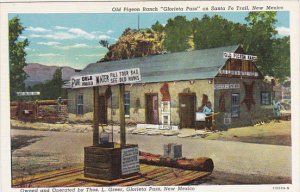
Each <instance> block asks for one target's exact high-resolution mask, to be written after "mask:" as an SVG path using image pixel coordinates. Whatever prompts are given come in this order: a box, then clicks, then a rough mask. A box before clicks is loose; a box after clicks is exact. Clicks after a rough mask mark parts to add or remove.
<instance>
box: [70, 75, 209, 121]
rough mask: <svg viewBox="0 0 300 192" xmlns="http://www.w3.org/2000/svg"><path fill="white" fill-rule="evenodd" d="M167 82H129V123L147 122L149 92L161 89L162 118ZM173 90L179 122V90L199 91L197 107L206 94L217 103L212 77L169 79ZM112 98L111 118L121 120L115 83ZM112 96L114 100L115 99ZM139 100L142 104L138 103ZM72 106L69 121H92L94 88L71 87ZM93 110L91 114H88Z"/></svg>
mask: <svg viewBox="0 0 300 192" xmlns="http://www.w3.org/2000/svg"><path fill="white" fill-rule="evenodd" d="M163 84H164V83H147V84H134V85H126V86H125V91H128V92H130V115H129V117H126V118H125V121H126V123H132V124H137V123H145V120H146V117H145V94H147V93H157V95H158V108H159V109H158V110H159V122H161V113H160V110H161V108H160V103H161V99H162V94H161V93H160V88H161V87H162V86H163ZM168 84H169V92H170V95H171V124H173V125H178V124H179V121H180V119H179V96H178V94H179V93H195V94H196V98H197V100H196V108H199V107H200V106H201V104H202V97H203V94H206V95H207V96H208V98H209V100H210V101H211V102H212V104H214V89H213V84H212V83H209V81H208V80H195V81H178V82H168ZM106 89H107V87H106V86H103V87H100V88H99V95H103V94H105V90H106ZM111 90H112V98H109V99H108V103H107V104H108V112H107V117H108V121H109V122H111V121H113V122H115V123H118V122H119V109H118V108H119V104H118V99H119V90H118V86H112V88H111ZM78 94H84V115H76V105H75V104H76V95H78ZM111 100H112V102H111ZM137 100H139V104H138V103H137ZM68 104H69V106H68V108H69V121H92V118H93V116H92V113H91V112H92V111H93V88H83V89H69V90H68ZM87 114H90V115H87Z"/></svg>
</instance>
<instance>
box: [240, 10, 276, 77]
mask: <svg viewBox="0 0 300 192" xmlns="http://www.w3.org/2000/svg"><path fill="white" fill-rule="evenodd" d="M246 21H247V22H248V25H249V31H248V33H247V34H246V36H245V43H244V45H245V46H244V49H245V51H246V52H248V53H251V54H253V55H256V56H257V57H258V59H257V66H258V68H259V69H260V70H261V71H262V72H263V73H264V75H270V76H275V75H276V74H275V73H274V66H276V65H278V63H277V61H276V60H275V59H274V47H273V45H274V43H273V42H274V37H275V35H276V34H277V31H276V28H275V23H276V12H270V11H263V12H250V13H249V14H248V16H247V17H246Z"/></svg>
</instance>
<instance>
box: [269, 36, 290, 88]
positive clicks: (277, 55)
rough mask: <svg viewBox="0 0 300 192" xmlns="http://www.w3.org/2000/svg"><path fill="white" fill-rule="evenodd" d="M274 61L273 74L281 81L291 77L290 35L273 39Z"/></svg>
mask: <svg viewBox="0 0 300 192" xmlns="http://www.w3.org/2000/svg"><path fill="white" fill-rule="evenodd" d="M273 61H274V65H273V67H272V69H271V70H272V74H274V77H276V78H277V79H278V80H279V81H280V82H281V83H282V82H283V81H284V80H286V78H287V77H290V73H291V71H290V62H291V60H290V37H289V36H288V37H283V38H278V39H274V41H273Z"/></svg>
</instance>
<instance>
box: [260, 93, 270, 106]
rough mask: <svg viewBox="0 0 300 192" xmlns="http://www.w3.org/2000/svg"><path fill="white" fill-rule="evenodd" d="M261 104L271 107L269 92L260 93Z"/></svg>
mask: <svg viewBox="0 0 300 192" xmlns="http://www.w3.org/2000/svg"><path fill="white" fill-rule="evenodd" d="M261 104H262V105H271V93H270V92H261Z"/></svg>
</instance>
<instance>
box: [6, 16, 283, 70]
mask: <svg viewBox="0 0 300 192" xmlns="http://www.w3.org/2000/svg"><path fill="white" fill-rule="evenodd" d="M204 14H208V15H209V16H213V15H215V14H218V15H221V16H222V17H224V18H226V19H228V20H231V21H234V22H239V23H246V21H245V20H244V18H245V17H246V16H247V14H248V12H224V13H222V12H220V13H209V12H207V13H203V12H201V13H199V12H193V13H142V14H141V13H140V14H139V15H140V28H148V27H151V25H152V24H154V23H155V22H156V21H159V22H160V23H162V24H166V23H167V20H168V19H169V18H174V17H175V16H177V15H185V16H186V17H187V18H188V19H189V20H190V19H192V18H194V17H198V18H202V17H203V15H204ZM16 15H18V16H19V18H20V19H21V23H22V24H23V26H24V27H26V29H25V30H24V32H23V34H22V36H21V37H20V39H22V38H27V39H28V40H29V41H30V45H29V46H28V47H27V49H26V52H27V57H26V61H27V63H41V64H45V65H56V66H71V67H73V68H77V69H82V68H84V67H85V66H86V65H87V64H89V63H93V62H96V61H98V60H100V58H102V57H103V56H104V55H105V53H106V52H107V49H106V48H103V47H101V46H100V45H99V43H98V42H99V40H101V39H105V40H108V41H109V42H110V43H114V42H115V41H116V39H117V38H118V37H119V36H120V35H121V34H122V32H123V31H124V29H125V28H127V27H130V28H137V20H138V19H137V18H138V14H125V13H120V14H116V13H101V14H98V13H85V14H83V13H78V14H70V13H66V14H10V15H9V18H12V17H13V16H16ZM277 20H278V22H277V23H276V27H277V29H278V32H279V35H280V36H285V35H288V34H289V12H277Z"/></svg>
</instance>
